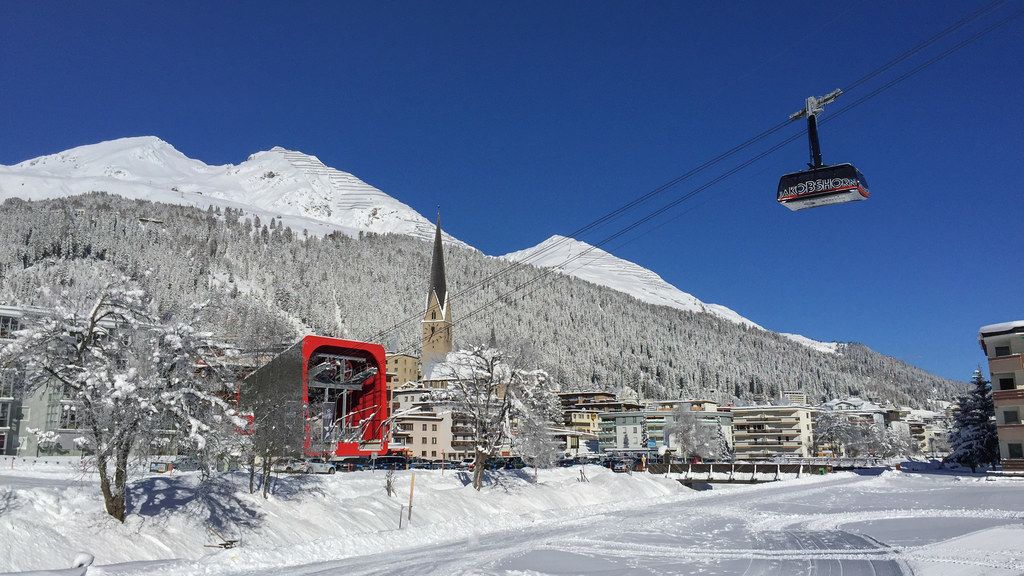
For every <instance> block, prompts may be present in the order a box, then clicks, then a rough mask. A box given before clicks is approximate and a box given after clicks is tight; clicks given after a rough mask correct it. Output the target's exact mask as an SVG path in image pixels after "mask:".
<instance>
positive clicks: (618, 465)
mask: <svg viewBox="0 0 1024 576" xmlns="http://www.w3.org/2000/svg"><path fill="white" fill-rule="evenodd" d="M611 469H612V472H629V469H630V466H629V463H628V462H623V461H622V460H616V461H615V462H613V463H612V465H611Z"/></svg>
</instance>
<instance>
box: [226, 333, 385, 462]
mask: <svg viewBox="0 0 1024 576" xmlns="http://www.w3.org/2000/svg"><path fill="white" fill-rule="evenodd" d="M384 367H385V358H384V348H383V347H382V346H381V345H379V344H371V343H368V342H356V341H352V340H341V339H338V338H328V337H325V336H306V337H304V338H302V339H301V340H299V341H298V342H297V343H295V344H294V345H292V346H291V347H290V348H288V349H287V350H285V351H284V352H282V353H281V354H279V355H277V356H276V357H274V359H272V360H271V361H270V362H268V363H267V364H266V365H264V366H262V367H261V368H259V369H258V370H256V371H255V372H253V373H252V374H250V375H249V376H248V377H247V378H245V380H244V381H243V382H242V386H241V390H240V391H239V408H240V409H241V410H242V411H243V413H246V414H249V419H250V421H251V422H252V427H251V430H249V431H248V432H249V433H250V434H252V435H253V438H254V443H255V444H256V448H257V451H258V452H261V451H265V452H272V453H274V455H276V456H322V457H325V458H330V457H334V456H371V455H374V454H381V455H383V454H385V453H387V450H388V445H387V433H388V430H387V429H386V428H387V425H388V392H387V384H386V381H385V369H384Z"/></svg>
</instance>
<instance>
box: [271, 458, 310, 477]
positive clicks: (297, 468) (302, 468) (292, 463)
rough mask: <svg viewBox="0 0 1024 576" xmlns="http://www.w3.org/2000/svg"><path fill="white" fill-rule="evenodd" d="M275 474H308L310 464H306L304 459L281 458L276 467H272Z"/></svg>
mask: <svg viewBox="0 0 1024 576" xmlns="http://www.w3.org/2000/svg"><path fill="white" fill-rule="evenodd" d="M270 469H271V470H272V471H274V472H288V473H292V472H301V473H303V474H308V473H309V470H310V466H309V462H306V461H305V460H303V459H302V458H280V459H278V460H277V462H274V465H273V466H271V467H270Z"/></svg>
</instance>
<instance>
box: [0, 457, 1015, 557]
mask: <svg viewBox="0 0 1024 576" xmlns="http://www.w3.org/2000/svg"><path fill="white" fill-rule="evenodd" d="M586 473H587V476H588V477H589V479H590V481H589V482H585V483H584V482H579V481H578V478H579V468H575V469H557V470H545V471H541V473H540V478H539V482H538V483H536V484H535V483H533V480H532V476H531V475H529V474H516V473H511V472H510V473H505V474H501V475H497V476H494V477H492V479H491V480H492V481H491V483H490V485H489V486H487V487H486V488H485V489H484V490H483V491H482V492H480V493H477V492H475V491H474V490H472V488H470V487H468V486H466V485H465V483H466V482H467V481H468V478H466V477H465V475H463V474H459V473H452V472H451V471H446V472H445V473H444V474H443V475H442V473H441V472H440V471H436V470H429V471H416V480H415V483H416V484H415V496H414V502H413V504H414V507H413V515H412V522H411V524H409V523H408V522H407V521H405V520H403V527H402V528H401V529H399V527H398V520H399V511H400V506H402V505H403V504H407V503H408V496H409V484H410V481H411V477H412V473H411V472H401V473H399V474H398V475H397V482H396V484H397V488H398V491H399V496H397V497H389V496H387V495H386V494H385V492H384V489H383V483H384V474H383V473H381V472H358V473H351V474H338V475H334V476H284V477H281V478H279V479H278V480H277V485H276V486H275V492H276V494H275V495H274V496H272V497H271V499H270V500H263V499H262V498H261V497H258V496H250V495H249V494H247V493H246V491H245V490H244V487H245V480H246V479H245V477H243V476H241V475H239V476H238V477H233V478H231V479H229V480H224V481H220V482H217V483H214V484H212V485H209V486H199V485H198V483H197V478H196V477H195V476H194V475H191V474H184V475H174V476H170V477H168V476H151V477H147V478H144V479H142V480H140V481H138V482H136V483H135V485H134V486H135V492H134V493H135V494H136V497H135V498H134V499H133V503H132V504H131V508H132V510H133V511H134V514H133V515H132V516H131V517H130V518H129V520H128V521H127V522H126V523H125V524H124V525H120V524H118V523H117V522H115V521H112V520H108V519H106V518H105V517H104V515H103V513H102V505H101V502H100V500H99V498H98V494H97V492H98V490H97V486H96V480H95V478H94V477H93V476H91V475H89V474H83V473H81V472H77V471H75V470H73V469H72V468H71V467H70V465H68V464H62V465H52V464H51V465H47V466H42V465H40V466H35V467H33V468H30V469H29V468H24V467H22V468H18V467H16V468H15V469H13V470H12V469H9V468H6V467H4V468H3V469H0V534H3V535H4V537H3V538H2V539H0V571H4V570H14V571H18V570H38V569H55V568H66V567H67V566H69V565H70V562H71V559H72V557H74V555H75V553H77V552H79V551H85V552H89V553H91V554H94V555H95V556H96V566H94V567H93V568H91V569H90V570H89V572H88V573H89V574H118V575H121V574H167V575H171V574H174V575H181V574H185V575H190V574H197V575H198V574H253V575H257V574H259V575H264V574H265V575H269V574H282V573H287V574H299V575H312V574H324V575H327V574H517V575H540V574H701V575H706V576H714V575H724V574H745V575H747V576H751V575H755V574H794V575H798V574H845V575H847V576H851V575H854V576H855V575H858V574H917V575H918V576H929V575H933V574H934V575H940V574H941V575H950V576H964V575H982V574H985V575H987V574H992V575H1004V574H1005V575H1010V574H1022V573H1024V481H1018V480H1013V479H999V480H986V479H985V478H984V477H981V476H955V475H952V474H948V473H947V474H935V473H900V472H892V471H887V472H881V473H879V472H878V471H875V473H874V474H864V475H858V474H854V473H849V472H846V473H839V474H833V475H829V476H805V477H803V478H800V479H791V480H785V481H781V482H774V483H768V484H759V485H728V484H716V485H715V488H714V490H711V491H706V492H694V491H691V490H689V489H688V488H684V487H682V486H681V485H680V484H679V483H677V482H675V481H674V480H671V479H666V478H664V477H658V476H653V475H650V474H640V473H636V474H633V475H626V474H613V473H611V472H609V471H607V470H605V469H603V468H598V467H593V466H591V467H587V468H586ZM211 526H212V529H211V528H209V527H211ZM218 534H219V535H221V536H223V537H224V538H230V539H239V540H240V541H241V543H240V544H239V545H238V547H236V548H234V549H230V550H221V549H219V548H207V547H205V546H206V545H210V544H214V543H216V542H219V541H220V538H219V537H218Z"/></svg>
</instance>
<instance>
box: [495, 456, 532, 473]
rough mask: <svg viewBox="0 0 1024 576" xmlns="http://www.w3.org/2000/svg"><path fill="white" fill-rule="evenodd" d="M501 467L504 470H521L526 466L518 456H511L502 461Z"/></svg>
mask: <svg viewBox="0 0 1024 576" xmlns="http://www.w3.org/2000/svg"><path fill="white" fill-rule="evenodd" d="M501 467H502V468H504V469H505V470H522V469H523V468H526V462H525V461H524V460H523V459H522V458H520V457H519V456H513V457H511V458H508V459H506V460H505V461H504V462H503V463H502V466H501Z"/></svg>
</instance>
